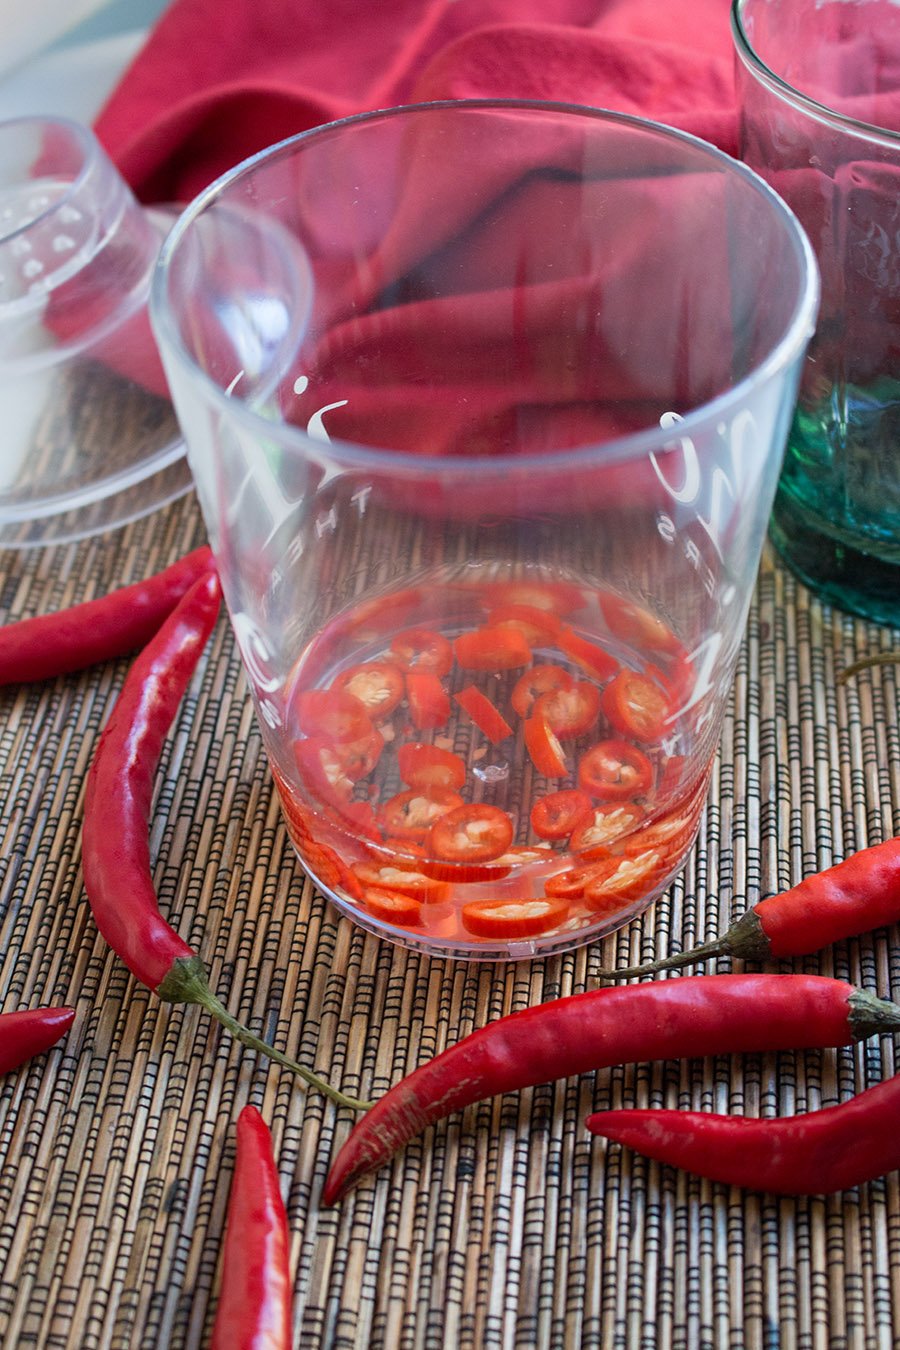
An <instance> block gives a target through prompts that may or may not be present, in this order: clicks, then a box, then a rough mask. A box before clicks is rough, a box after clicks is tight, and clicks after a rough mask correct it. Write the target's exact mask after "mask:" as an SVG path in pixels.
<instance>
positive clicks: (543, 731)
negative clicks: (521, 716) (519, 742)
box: [525, 713, 569, 778]
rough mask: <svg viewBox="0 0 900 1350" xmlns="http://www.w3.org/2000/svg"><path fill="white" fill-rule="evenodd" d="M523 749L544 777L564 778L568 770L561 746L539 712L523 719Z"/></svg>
mask: <svg viewBox="0 0 900 1350" xmlns="http://www.w3.org/2000/svg"><path fill="white" fill-rule="evenodd" d="M525 749H526V750H527V751H528V753H529V755H530V756H531V762H532V764H533V765H534V767H535V768H536V769H537V771H538V773H539V774H542V775H543V777H544V778H564V777H565V776H566V774H567V773H568V772H569V766H568V765H567V764H566V757H565V755H564V754H563V748H562V746H561V745H560V743H559V741H558V740H557V738H556V736H554V734H553V732H552V731H551V730H550V728H549V727H548V725H547V722H546V719H545V718H543V717H541V715H540V713H535V715H534V717H529V718H527V719H526V721H525Z"/></svg>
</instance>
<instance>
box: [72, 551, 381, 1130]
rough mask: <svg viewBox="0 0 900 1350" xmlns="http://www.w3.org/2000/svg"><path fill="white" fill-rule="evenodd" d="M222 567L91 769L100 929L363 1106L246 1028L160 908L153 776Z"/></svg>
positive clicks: (219, 1014) (90, 857) (159, 983)
mask: <svg viewBox="0 0 900 1350" xmlns="http://www.w3.org/2000/svg"><path fill="white" fill-rule="evenodd" d="M220 602H221V591H220V589H219V582H218V578H217V577H216V575H215V573H210V574H208V575H206V576H204V577H201V579H200V580H199V581H197V582H195V584H194V585H193V586H192V587H191V589H190V590H189V591H188V592H187V594H186V595H185V596H184V597H183V598H182V599H181V600H180V601H179V603H178V605H177V606H176V608H175V609H174V610H173V611H172V613H171V614H170V615H169V617H168V618H167V619H166V620H165V622H164V623H163V624H162V626H161V628H160V629H159V631H158V632H157V633H156V635H155V636H154V637H153V638H152V639H151V641H150V643H149V644H148V646H147V647H145V648H144V650H143V652H141V654H140V656H138V658H137V659H136V661H135V662H134V664H133V665H132V667H131V669H130V670H129V672H128V675H127V676H126V679H125V683H124V685H123V686H122V691H121V693H120V694H119V697H118V699H117V700H116V703H115V706H114V708H113V710H112V713H111V714H110V718H109V721H108V722H107V725H106V727H105V729H104V731H103V735H102V736H101V737H100V742H99V745H98V746H97V750H96V753H95V755H94V759H93V762H92V764H91V767H90V771H89V772H88V777H87V784H86V788H85V801H84V825H83V829H82V836H83V838H82V866H83V871H84V885H85V890H86V892H87V896H88V901H89V903H90V906H91V912H92V914H93V916H94V920H95V922H96V924H97V927H98V928H99V930H100V932H101V934H102V935H103V937H104V938H105V939H106V941H107V942H108V943H109V945H110V946H111V947H112V949H113V951H115V952H116V953H117V955H118V956H119V957H121V959H122V960H123V961H124V962H125V964H126V965H127V967H128V969H129V970H130V971H131V973H132V974H133V975H134V976H135V977H136V978H137V979H139V980H140V981H141V983H142V984H145V985H146V986H147V987H148V988H149V989H152V990H154V991H155V992H156V993H157V994H158V995H159V997H160V998H162V999H165V1000H166V1001H167V1002H169V1003H197V1004H199V1005H200V1006H201V1007H203V1008H204V1009H205V1010H206V1011H207V1012H208V1013H210V1014H211V1015H212V1016H213V1017H215V1018H216V1019H217V1020H218V1021H220V1022H221V1023H222V1025H223V1026H224V1027H226V1028H227V1029H228V1030H229V1031H230V1032H231V1033H232V1034H233V1035H235V1036H237V1037H238V1038H239V1039H240V1041H241V1043H242V1044H243V1045H246V1046H248V1047H249V1048H250V1049H253V1050H256V1051H257V1052H258V1053H259V1054H263V1055H268V1056H269V1058H270V1059H275V1060H277V1061H278V1063H279V1064H283V1065H284V1066H285V1067H286V1068H288V1069H290V1070H291V1071H292V1072H293V1073H296V1074H297V1075H298V1076H299V1077H301V1078H302V1079H303V1080H304V1081H305V1082H306V1083H308V1084H310V1086H313V1087H316V1088H318V1089H319V1091H321V1092H324V1093H325V1094H326V1095H327V1096H329V1097H331V1098H332V1099H333V1100H335V1101H338V1102H340V1103H341V1104H343V1105H346V1106H351V1105H352V1106H353V1109H355V1110H364V1109H365V1108H366V1103H364V1102H359V1101H355V1099H353V1098H349V1097H346V1096H345V1095H344V1094H343V1093H341V1092H338V1091H337V1090H336V1089H335V1088H333V1087H332V1086H331V1085H330V1084H329V1083H326V1082H325V1081H324V1080H323V1079H321V1078H320V1077H319V1076H318V1075H317V1074H314V1073H312V1072H311V1071H310V1070H308V1069H305V1068H303V1067H302V1066H301V1065H299V1064H296V1063H295V1062H294V1061H293V1060H291V1059H289V1058H288V1057H287V1055H284V1054H282V1052H281V1051H280V1050H276V1049H275V1048H274V1047H273V1046H270V1045H267V1044H266V1043H265V1042H264V1041H262V1040H260V1039H259V1037H258V1036H254V1035H253V1033H252V1032H250V1031H249V1030H247V1029H246V1028H245V1027H242V1026H241V1025H240V1024H239V1023H238V1022H236V1021H235V1019H234V1018H233V1017H232V1016H231V1014H230V1013H229V1012H228V1010H227V1009H226V1008H225V1007H224V1006H223V1004H222V1003H221V1002H220V1001H219V999H218V998H216V996H215V994H214V993H213V992H212V990H211V989H210V987H209V983H208V980H207V976H206V970H205V967H204V965H203V962H202V961H201V960H200V958H199V957H198V956H197V955H195V953H194V952H193V951H192V950H191V948H190V947H189V946H188V945H187V943H186V942H184V940H183V939H182V938H180V937H179V936H178V934H177V933H176V932H175V930H174V929H173V928H172V927H171V926H170V925H169V924H168V923H167V922H166V921H165V919H164V918H163V917H162V914H161V913H160V909H159V900H158V898H157V895H156V892H155V890H154V888H153V878H152V875H151V871H150V845H149V839H148V826H149V813H150V806H151V803H152V801H153V775H154V773H155V771H156V768H157V765H158V764H159V758H160V754H161V752H162V745H163V741H164V739H165V736H166V733H167V731H168V729H169V726H170V725H171V722H172V719H173V717H174V716H175V712H176V710H177V708H178V705H179V703H180V701H181V698H182V695H183V694H184V691H185V689H186V688H187V685H188V682H189V681H190V678H191V676H192V674H193V672H194V670H195V669H196V666H197V662H198V660H199V658H200V654H201V652H202V651H203V648H204V647H205V645H206V642H207V639H208V638H209V635H210V633H211V632H212V629H213V626H214V625H215V622H216V618H217V616H218V613H219V606H220Z"/></svg>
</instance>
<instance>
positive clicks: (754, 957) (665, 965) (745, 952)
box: [597, 909, 771, 980]
mask: <svg viewBox="0 0 900 1350" xmlns="http://www.w3.org/2000/svg"><path fill="white" fill-rule="evenodd" d="M770 955H771V950H770V946H769V939H768V938H767V937H766V935H765V933H764V931H763V927H762V924H761V923H760V921H759V918H758V916H757V915H756V913H755V912H754V911H753V910H752V909H748V910H747V912H746V914H742V915H741V917H740V918H739V919H737V920H736V921H735V922H734V923H733V924H732V925H731V927H730V928H729V929H728V931H727V933H723V935H722V936H721V937H717V938H713V939H712V941H711V942H702V943H701V944H700V945H699V946H697V947H692V948H691V949H690V951H687V952H675V953H674V954H673V955H672V956H665V957H662V958H661V959H660V960H659V961H648V962H647V964H646V965H643V966H627V967H626V968H625V969H623V970H600V971H598V972H597V976H598V978H599V979H601V980H627V979H629V978H630V977H631V976H633V975H655V974H657V973H658V972H659V971H661V970H681V969H682V967H684V966H692V965H696V964H698V963H699V962H700V961H709V960H711V958H712V957H714V956H736V957H737V958H738V960H739V961H765V960H766V958H767V957H768V956H770Z"/></svg>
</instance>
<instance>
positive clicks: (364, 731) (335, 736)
mask: <svg viewBox="0 0 900 1350" xmlns="http://www.w3.org/2000/svg"><path fill="white" fill-rule="evenodd" d="M295 707H296V710H297V725H298V726H299V728H300V730H301V731H302V732H303V733H304V734H305V735H307V736H320V737H321V738H322V739H323V740H325V741H333V742H335V743H336V744H338V745H344V744H347V743H352V742H355V741H362V740H365V739H367V737H369V736H370V735H371V734H372V732H373V730H374V727H373V726H372V720H371V718H370V717H369V714H368V712H367V711H366V709H365V707H364V705H363V704H362V703H361V702H360V700H359V699H358V698H357V697H356V695H355V694H351V693H350V692H349V691H348V690H346V689H304V690H302V691H301V692H300V693H299V694H298V695H297V698H296V702H295Z"/></svg>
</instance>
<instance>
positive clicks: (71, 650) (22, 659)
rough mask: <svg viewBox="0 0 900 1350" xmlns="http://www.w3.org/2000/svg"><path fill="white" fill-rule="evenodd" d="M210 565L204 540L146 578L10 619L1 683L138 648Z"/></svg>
mask: <svg viewBox="0 0 900 1350" xmlns="http://www.w3.org/2000/svg"><path fill="white" fill-rule="evenodd" d="M212 566H213V561H212V554H211V553H210V551H209V548H208V547H207V545H205V544H204V545H203V547H202V548H197V549H194V551H193V553H188V554H187V555H186V556H185V557H184V558H180V559H179V561H178V562H176V563H173V564H172V566H171V567H167V568H166V569H165V571H163V572H158V573H157V574H156V575H155V576H152V577H148V578H147V579H146V581H137V582H135V583H134V585H132V586H123V587H122V588H121V589H120V590H117V591H110V593H109V594H108V595H103V596H100V597H99V598H98V599H96V600H86V601H85V602H84V603H83V604H80V605H72V606H71V607H70V608H69V609H63V610H60V611H59V612H58V613H56V614H39V615H37V616H36V617H35V618H32V619H21V620H20V621H19V622H18V623H9V624H6V625H5V626H4V627H2V628H0V685H3V684H24V683H26V682H28V681H29V680H46V679H50V678H52V677H53V676H54V675H67V674H69V672H70V671H73V670H84V669H85V668H86V667H87V666H93V665H96V664H97V663H98V662H100V661H109V660H112V659H113V658H114V657H117V656H125V655H127V654H128V653H129V652H133V651H136V650H137V649H138V648H139V647H142V646H143V645H144V643H145V642H147V641H148V640H149V639H150V638H151V637H152V636H153V634H154V633H155V632H156V630H157V629H158V628H159V625H160V624H161V623H162V621H163V619H164V618H165V617H166V615H167V614H170V613H171V611H172V610H173V609H174V607H175V605H177V603H178V601H179V600H180V599H181V597H182V596H183V595H184V593H185V591H186V590H188V589H189V587H191V586H192V585H193V584H194V582H195V581H196V580H197V578H198V577H201V576H203V574H204V572H208V571H210V569H211V568H212Z"/></svg>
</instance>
